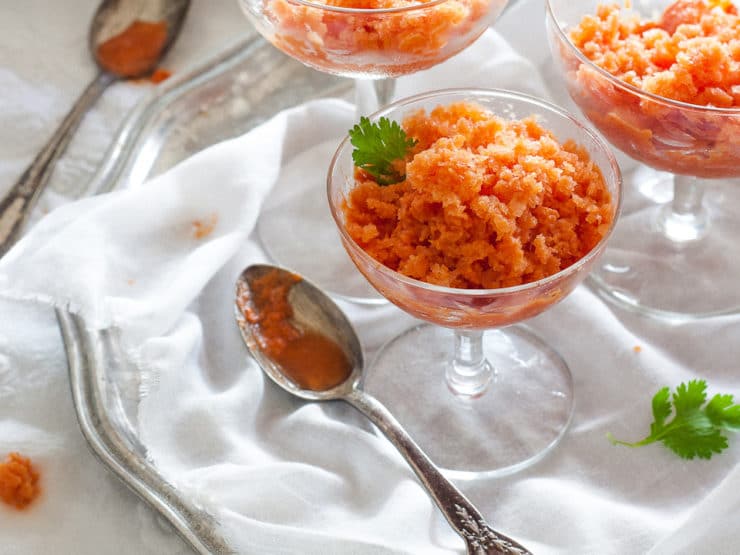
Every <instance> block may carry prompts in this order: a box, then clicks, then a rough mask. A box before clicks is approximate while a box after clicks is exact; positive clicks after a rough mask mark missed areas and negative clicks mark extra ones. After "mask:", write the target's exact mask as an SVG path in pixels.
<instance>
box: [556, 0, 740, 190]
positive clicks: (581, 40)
mask: <svg viewBox="0 0 740 555" xmlns="http://www.w3.org/2000/svg"><path fill="white" fill-rule="evenodd" d="M568 37H569V39H570V41H571V43H572V44H573V46H574V47H575V48H576V49H578V50H579V51H580V52H581V53H582V55H583V56H585V57H586V58H587V59H588V60H590V61H591V62H592V63H593V64H594V65H595V66H596V67H593V66H591V65H588V64H586V63H581V62H580V61H579V60H578V59H577V58H576V56H575V55H574V54H569V53H567V52H561V57H562V59H563V61H564V62H565V64H566V76H567V80H568V86H569V89H570V93H571V95H572V96H573V98H574V100H575V101H576V102H577V103H578V104H579V106H580V107H581V109H582V110H583V111H584V113H585V114H586V116H587V117H588V118H589V119H591V120H592V121H593V122H594V124H595V125H596V126H597V127H598V128H599V129H600V130H601V131H602V132H603V133H604V134H605V135H607V138H608V139H609V140H610V141H611V142H612V143H613V144H615V145H616V146H617V147H619V148H620V149H621V150H623V151H625V152H627V153H628V154H630V155H632V156H633V157H635V158H636V159H638V160H640V161H642V162H644V163H647V164H648V165H650V166H652V167H654V168H656V169H661V170H666V171H670V172H673V173H679V174H684V175H692V176H697V177H733V176H737V175H739V174H740V169H739V168H740V17H739V16H738V11H737V8H736V6H735V5H734V4H733V3H732V2H731V1H729V0H678V1H677V2H674V3H673V4H670V5H669V6H668V7H667V8H666V9H665V10H664V11H663V13H662V14H661V15H659V16H658V17H651V18H644V17H640V16H639V15H638V14H636V13H633V12H631V10H622V9H620V7H619V6H618V5H616V4H610V5H600V6H598V8H597V9H596V13H595V14H593V15H586V16H583V18H582V19H581V20H580V22H579V23H578V24H577V25H575V26H573V27H572V28H570V29H569V30H568ZM561 50H562V47H561ZM597 68H600V69H601V70H604V71H606V72H608V74H610V75H611V76H613V77H615V78H616V79H618V80H619V81H620V82H621V83H623V84H624V85H626V86H619V85H618V84H615V83H613V82H610V81H609V79H608V77H607V76H605V75H603V74H601V73H599V70H598V69H597ZM643 93H646V94H643Z"/></svg>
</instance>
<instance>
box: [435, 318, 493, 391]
mask: <svg viewBox="0 0 740 555" xmlns="http://www.w3.org/2000/svg"><path fill="white" fill-rule="evenodd" d="M492 378H493V367H492V366H491V364H490V363H489V362H488V360H486V357H485V356H484V355H483V332H482V331H456V332H455V356H454V358H453V360H452V361H451V363H450V364H449V365H448V366H447V372H446V375H445V379H446V380H447V386H448V387H449V388H450V390H451V391H452V392H453V393H454V394H455V395H458V396H460V397H477V396H479V395H481V394H482V393H483V392H484V391H485V390H486V389H487V388H488V385H489V384H490V383H491V380H492Z"/></svg>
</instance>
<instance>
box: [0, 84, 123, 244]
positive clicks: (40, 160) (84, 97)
mask: <svg viewBox="0 0 740 555" xmlns="http://www.w3.org/2000/svg"><path fill="white" fill-rule="evenodd" d="M116 79H118V77H116V76H115V75H113V74H111V73H107V72H104V71H101V72H99V73H98V75H97V77H95V79H93V81H92V82H91V83H90V84H89V85H88V86H87V88H86V89H85V90H84V91H83V93H82V94H81V95H80V97H79V98H78V99H77V102H75V104H74V106H72V108H71V110H70V111H69V113H68V114H67V115H66V116H65V118H64V120H62V123H61V124H60V125H59V127H58V128H57V130H56V131H55V132H54V135H52V137H51V139H49V142H48V143H46V145H45V146H44V148H42V149H41V151H40V152H39V153H38V154H37V155H36V158H35V159H34V160H33V162H31V165H30V166H28V168H26V171H25V172H23V175H21V177H20V179H18V181H17V182H16V183H15V185H13V187H12V188H11V189H10V191H9V192H8V194H7V195H6V196H5V198H3V199H2V200H0V257H2V256H3V255H4V254H5V253H6V252H8V250H10V247H12V246H13V244H14V243H15V241H16V240H17V239H18V236H19V235H20V231H21V229H22V228H23V224H24V223H25V221H26V219H27V218H28V214H29V213H30V212H31V209H32V208H33V207H34V205H35V204H36V200H37V199H38V197H39V195H40V194H41V191H43V190H44V187H45V185H46V184H47V182H48V181H49V177H50V176H51V173H52V171H53V169H54V165H55V162H56V161H57V159H58V158H59V157H60V156H61V155H62V153H63V152H64V151H65V149H66V148H67V145H68V144H69V141H70V139H71V138H72V135H73V134H74V132H75V130H76V129H77V127H78V126H79V125H80V122H81V121H82V118H83V117H84V116H85V114H86V113H87V111H88V110H89V109H90V107H91V106H92V105H93V104H94V103H95V101H96V100H97V99H98V97H99V96H100V95H101V93H102V92H103V91H104V90H105V89H106V88H107V87H108V85H110V84H111V83H113V81H115V80H116Z"/></svg>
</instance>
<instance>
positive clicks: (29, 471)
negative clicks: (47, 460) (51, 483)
mask: <svg viewBox="0 0 740 555" xmlns="http://www.w3.org/2000/svg"><path fill="white" fill-rule="evenodd" d="M39 477H40V475H39V472H38V471H37V470H36V468H34V466H33V464H32V463H31V459H29V458H27V457H23V456H21V455H20V454H19V453H10V455H8V458H7V460H6V461H5V462H4V463H0V501H2V502H3V503H6V504H7V505H10V506H11V507H14V508H16V509H19V510H22V509H25V508H26V507H28V506H29V505H30V504H31V503H33V501H34V500H35V499H36V498H37V497H38V495H39V493H40V492H41V488H40V487H39Z"/></svg>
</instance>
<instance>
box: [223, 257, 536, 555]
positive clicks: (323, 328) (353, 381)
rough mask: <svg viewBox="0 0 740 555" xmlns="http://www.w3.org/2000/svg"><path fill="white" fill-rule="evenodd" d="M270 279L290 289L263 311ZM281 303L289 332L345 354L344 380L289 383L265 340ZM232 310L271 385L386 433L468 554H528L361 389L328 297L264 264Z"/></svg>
mask: <svg viewBox="0 0 740 555" xmlns="http://www.w3.org/2000/svg"><path fill="white" fill-rule="evenodd" d="M270 275H271V276H276V277H277V278H278V279H277V280H275V283H280V284H285V283H291V285H290V286H289V289H288V290H287V292H285V293H284V294H285V299H282V298H281V297H280V294H275V295H267V296H268V297H269V301H270V302H269V303H268V304H271V306H270V307H266V308H262V307H260V306H259V303H256V302H254V301H253V299H255V298H257V297H259V296H264V292H261V291H260V289H262V288H265V287H267V286H271V284H270V281H269V280H265V279H264V278H266V277H267V276H270ZM268 293H270V292H269V291H268ZM283 300H285V301H286V302H287V307H288V310H286V311H285V312H280V313H279V314H280V318H283V319H284V320H285V323H287V324H288V325H289V326H290V328H289V329H291V330H295V329H297V330H299V332H300V333H303V331H300V330H308V331H307V332H306V333H308V332H311V333H317V334H320V335H322V336H323V337H325V338H326V339H328V340H329V341H331V342H333V343H334V344H336V346H337V347H339V349H340V350H341V352H342V353H344V355H345V357H346V362H347V364H348V365H349V368H348V370H349V371H348V372H347V375H346V378H345V379H344V380H343V381H341V382H340V383H338V384H337V385H333V386H331V387H329V388H326V389H320V390H316V389H307V388H305V387H300V386H299V385H298V384H297V383H296V381H295V380H293V379H291V372H292V370H291V369H289V368H286V367H285V366H284V365H283V364H282V363H281V362H280V361H279V360H277V359H278V358H279V356H278V355H276V354H275V352H273V351H272V350H271V347H270V344H269V343H267V342H266V341H265V339H264V335H265V334H266V330H267V328H268V326H270V325H274V322H275V318H274V317H275V314H276V313H270V312H271V310H272V305H277V304H280V303H282V301H283ZM235 311H236V321H237V325H238V326H239V330H240V331H241V334H242V337H243V339H244V341H245V343H246V345H247V347H248V349H249V351H250V352H251V354H252V356H253V357H254V359H255V360H256V362H257V364H259V366H260V367H261V368H262V370H263V371H264V372H265V373H266V374H267V375H268V376H269V377H270V379H271V380H272V381H274V382H275V383H276V384H277V385H279V386H280V387H282V388H283V389H285V390H286V391H288V392H289V393H292V394H293V395H296V396H298V397H300V398H302V399H306V400H309V401H333V400H340V401H344V402H346V403H349V404H350V405H352V406H353V407H355V408H356V409H357V410H359V411H360V412H361V413H363V414H364V415H365V416H367V417H368V418H369V419H370V420H371V421H372V422H373V424H375V425H376V426H377V427H378V429H379V430H380V431H381V432H383V433H384V434H385V436H386V437H387V438H388V440H390V442H391V443H392V444H393V445H394V446H395V447H396V449H398V451H399V453H400V454H401V455H403V457H404V458H405V459H406V462H408V463H409V466H411V468H412V469H413V471H414V472H415V473H416V476H417V477H418V478H419V480H420V481H421V483H422V485H423V486H424V487H425V488H426V490H427V492H428V493H429V495H430V497H431V498H432V500H433V501H434V502H435V503H436V505H437V507H438V508H439V509H440V511H442V514H443V515H444V516H445V518H446V519H447V521H448V522H449V523H450V526H452V528H453V529H454V530H455V532H457V533H458V534H459V535H460V537H461V538H462V539H463V540H464V541H465V544H466V547H467V551H468V553H471V554H476V555H494V554H497V555H531V553H530V552H529V551H528V550H527V549H526V548H524V547H522V546H521V545H520V544H518V543H517V542H515V541H514V540H512V539H511V538H508V537H507V536H504V535H503V534H501V533H499V532H496V531H495V530H493V529H492V528H491V527H490V526H489V525H488V524H487V523H486V521H485V519H484V518H483V516H482V514H481V513H480V511H479V510H478V509H477V508H476V507H475V506H474V505H473V504H472V503H471V502H470V501H469V500H468V499H467V498H466V497H465V496H464V495H463V493H462V492H460V490H459V489H457V487H456V486H455V485H454V484H453V483H452V482H450V481H449V480H448V479H447V478H445V477H444V475H442V473H441V472H440V470H439V469H438V468H437V467H436V465H435V464H434V463H433V462H432V461H431V460H430V459H429V457H428V456H427V455H426V454H425V453H424V452H423V451H422V450H421V448H419V446H418V445H417V444H416V443H415V442H414V440H413V439H412V438H411V437H410V436H409V434H408V433H407V432H406V431H405V430H404V428H403V427H402V426H401V424H400V423H399V422H398V421H397V420H396V419H395V418H394V417H393V415H392V414H391V413H390V412H389V411H388V409H387V408H385V407H384V406H383V405H382V404H381V403H380V402H379V401H378V400H377V399H375V398H374V397H372V396H371V395H369V394H368V393H366V392H364V391H363V390H362V388H361V387H360V384H361V381H362V380H361V378H362V371H363V356H362V347H361V345H360V340H359V338H358V336H357V333H356V332H355V330H354V328H353V327H352V324H351V323H350V321H349V320H348V319H347V317H346V316H345V315H344V313H343V312H342V311H341V310H340V308H339V307H338V306H337V305H336V304H335V303H334V302H333V301H332V300H331V299H330V298H329V296H328V295H326V294H325V293H323V292H322V291H321V290H320V289H319V288H318V287H316V286H315V285H313V284H312V283H310V282H309V281H306V280H305V279H303V278H301V277H300V276H298V275H296V274H294V273H292V272H289V271H288V270H284V269H282V268H278V267H276V266H270V265H266V264H260V265H254V266H249V267H247V268H246V269H245V270H244V271H243V272H242V273H241V275H240V276H239V278H238V279H237V282H236V303H235ZM268 313H270V314H268ZM262 316H264V318H262ZM263 326H264V327H263ZM272 329H274V328H272ZM281 329H284V328H281ZM273 339H274V338H273ZM290 341H293V339H288V338H287V337H286V344H287V343H289V342H290ZM318 371H320V369H319V370H318Z"/></svg>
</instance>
